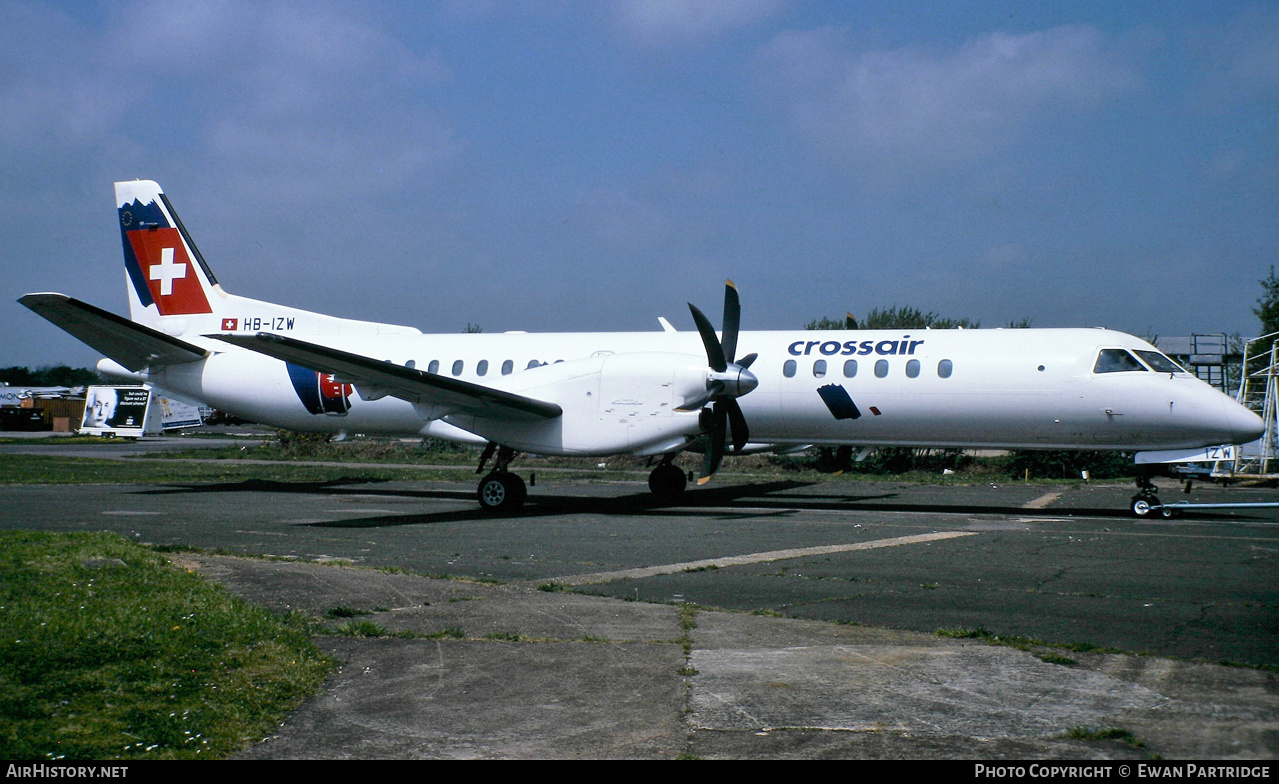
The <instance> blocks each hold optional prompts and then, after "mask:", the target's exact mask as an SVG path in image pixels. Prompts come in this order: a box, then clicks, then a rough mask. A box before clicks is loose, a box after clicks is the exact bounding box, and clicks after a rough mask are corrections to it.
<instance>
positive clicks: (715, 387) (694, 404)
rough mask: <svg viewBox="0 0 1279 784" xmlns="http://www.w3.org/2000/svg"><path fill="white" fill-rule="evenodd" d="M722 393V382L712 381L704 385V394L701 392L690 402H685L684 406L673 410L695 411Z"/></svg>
mask: <svg viewBox="0 0 1279 784" xmlns="http://www.w3.org/2000/svg"><path fill="white" fill-rule="evenodd" d="M723 391H724V382H722V381H712V382H711V383H710V384H707V385H706V391H705V392H703V393H702V394H700V395H698V396H697V397H695V398H692V399H690V400H685V401H684V404H683V405H682V406H680V407H679V408H677V409H675V410H676V411H696V410H697V409H699V408H701V407H702V406H704V405H706V404H707V403H709V402H711V400H712V399H713V398H714V397H715V396H716V395H718V394H720V393H722V392H723Z"/></svg>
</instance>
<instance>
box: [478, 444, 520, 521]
mask: <svg viewBox="0 0 1279 784" xmlns="http://www.w3.org/2000/svg"><path fill="white" fill-rule="evenodd" d="M494 451H496V452H497V461H496V463H495V464H494V466H493V470H492V471H490V472H488V473H487V474H485V475H484V478H483V479H481V480H480V486H479V488H478V489H477V490H476V496H477V497H478V498H479V500H480V508H481V509H483V510H484V511H486V512H496V513H498V514H511V513H513V512H517V511H519V509H520V507H522V506H524V501H525V499H527V498H528V488H527V487H525V486H524V480H523V479H521V478H520V475H519V474H514V473H511V472H510V471H508V470H507V469H506V467H507V466H508V465H510V462H511V460H513V459H514V458H515V450H514V449H511V448H510V447H507V446H504V447H500V448H499V447H498V445H497V444H493V443H490V444H489V445H488V446H486V447H485V448H484V453H483V454H482V455H481V456H480V466H479V468H477V469H476V470H475V473H477V474H482V473H484V465H485V464H486V463H488V461H489V458H491V457H492V456H493V453H494Z"/></svg>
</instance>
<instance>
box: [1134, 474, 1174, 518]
mask: <svg viewBox="0 0 1279 784" xmlns="http://www.w3.org/2000/svg"><path fill="white" fill-rule="evenodd" d="M1158 490H1159V488H1157V487H1155V483H1154V482H1152V481H1150V476H1149V475H1147V474H1138V475H1137V494H1136V495H1134V496H1133V497H1132V502H1131V503H1130V504H1129V506H1128V508H1129V510H1131V511H1132V513H1133V516H1134V517H1149V516H1150V515H1151V514H1158V515H1159V516H1160V517H1163V518H1165V519H1167V518H1170V517H1176V516H1177V515H1179V514H1180V513H1181V510H1180V509H1176V508H1174V507H1171V506H1164V505H1163V504H1162V503H1160V501H1159V496H1157V495H1155V493H1156V492H1157V491H1158Z"/></svg>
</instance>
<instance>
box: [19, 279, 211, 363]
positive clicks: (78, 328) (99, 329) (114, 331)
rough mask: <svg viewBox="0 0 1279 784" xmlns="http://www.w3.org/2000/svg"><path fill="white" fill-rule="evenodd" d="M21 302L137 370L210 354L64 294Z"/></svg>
mask: <svg viewBox="0 0 1279 784" xmlns="http://www.w3.org/2000/svg"><path fill="white" fill-rule="evenodd" d="M18 302H21V303H22V304H23V305H26V306H27V307H28V308H30V309H31V310H33V311H35V312H36V314H37V315H40V316H43V317H44V318H46V319H48V320H49V321H51V322H53V323H54V324H55V325H56V326H58V327H60V328H61V329H62V330H63V331H65V332H67V333H69V334H70V335H71V336H72V337H75V338H76V339H78V340H80V341H81V342H83V343H85V344H87V345H89V346H90V347H92V348H93V349H95V350H97V351H99V352H101V353H102V354H104V355H105V356H107V357H110V358H111V359H114V360H115V361H116V362H119V363H120V364H121V365H124V366H125V367H126V368H128V369H129V370H131V371H133V372H135V373H136V372H137V371H139V370H142V369H143V368H147V367H155V366H159V365H180V364H182V363H185V362H195V361H196V360H198V359H204V358H205V357H207V356H209V352H207V351H205V350H204V349H202V348H200V347H198V346H193V345H191V344H190V343H187V342H186V341H183V340H178V339H177V338H175V337H173V336H171V335H166V334H164V333H163V332H158V331H156V330H154V329H151V328H150V327H146V326H143V325H141V324H137V323H135V322H132V321H130V320H129V319H127V318H124V317H123V316H117V315H116V314H114V313H112V312H110V311H106V310H103V309H102V308H99V307H96V306H94V305H90V304H89V303H87V302H81V301H80V300H78V299H75V298H73V297H68V296H67V295H65V294H57V293H52V292H45V293H40V294H27V295H26V296H24V297H21V298H20V299H19V300H18Z"/></svg>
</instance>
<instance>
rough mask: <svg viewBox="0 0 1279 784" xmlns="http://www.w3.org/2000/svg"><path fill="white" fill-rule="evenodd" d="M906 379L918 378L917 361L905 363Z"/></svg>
mask: <svg viewBox="0 0 1279 784" xmlns="http://www.w3.org/2000/svg"><path fill="white" fill-rule="evenodd" d="M906 377H907V378H919V360H918V359H912V360H911V361H909V362H907V363H906Z"/></svg>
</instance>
